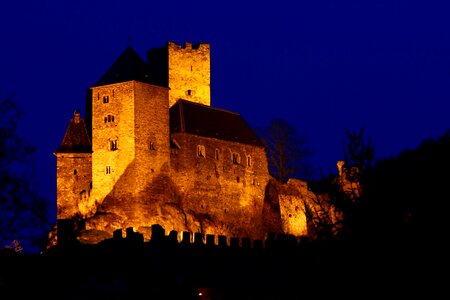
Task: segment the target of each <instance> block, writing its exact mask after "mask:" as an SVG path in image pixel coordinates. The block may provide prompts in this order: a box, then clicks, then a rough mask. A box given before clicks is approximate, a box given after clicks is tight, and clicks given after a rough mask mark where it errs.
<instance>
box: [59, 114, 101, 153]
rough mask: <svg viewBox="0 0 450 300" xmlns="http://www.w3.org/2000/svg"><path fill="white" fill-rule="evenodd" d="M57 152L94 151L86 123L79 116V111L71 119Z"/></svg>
mask: <svg viewBox="0 0 450 300" xmlns="http://www.w3.org/2000/svg"><path fill="white" fill-rule="evenodd" d="M55 153H92V146H91V140H90V138H89V135H88V131H87V129H86V123H85V122H84V119H82V118H80V117H79V113H78V112H77V111H75V116H74V118H73V119H71V120H70V122H69V126H67V129H66V133H65V135H64V138H63V141H62V142H61V145H60V146H59V148H58V150H56V151H55Z"/></svg>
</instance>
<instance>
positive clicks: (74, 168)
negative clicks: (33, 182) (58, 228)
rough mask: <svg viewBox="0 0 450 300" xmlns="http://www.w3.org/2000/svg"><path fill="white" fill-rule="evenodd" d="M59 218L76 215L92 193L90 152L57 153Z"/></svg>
mask: <svg viewBox="0 0 450 300" xmlns="http://www.w3.org/2000/svg"><path fill="white" fill-rule="evenodd" d="M55 155H56V199H57V219H69V218H72V217H74V216H75V215H76V214H77V213H78V212H79V211H80V209H81V210H83V209H84V205H85V202H86V201H87V198H88V197H89V194H90V183H91V179H92V161H91V154H90V153H56V154H55Z"/></svg>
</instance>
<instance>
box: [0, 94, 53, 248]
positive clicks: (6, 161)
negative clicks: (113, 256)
mask: <svg viewBox="0 0 450 300" xmlns="http://www.w3.org/2000/svg"><path fill="white" fill-rule="evenodd" d="M21 115H22V111H21V109H20V108H19V107H18V105H17V104H16V103H15V102H14V101H13V100H11V99H9V98H7V99H4V100H2V101H0V248H4V247H7V246H8V245H10V244H11V243H14V242H15V243H17V241H20V243H21V244H22V245H24V248H25V247H26V246H25V245H26V244H27V243H28V244H29V245H30V246H35V243H39V242H40V240H41V239H44V238H45V237H46V236H45V235H44V236H42V235H43V234H44V232H45V230H46V228H47V227H46V226H47V224H46V222H47V207H46V202H45V201H44V199H43V198H42V197H40V196H39V195H38V193H37V192H36V189H35V187H34V185H33V182H34V180H33V179H34V177H33V175H34V174H33V164H34V154H35V148H34V147H32V146H31V144H29V143H28V142H27V141H25V140H24V139H22V138H21V137H19V136H18V135H17V132H16V131H17V130H16V129H17V122H18V120H19V119H20V117H21ZM26 250H27V249H26V248H25V249H24V251H26ZM28 250H29V249H28Z"/></svg>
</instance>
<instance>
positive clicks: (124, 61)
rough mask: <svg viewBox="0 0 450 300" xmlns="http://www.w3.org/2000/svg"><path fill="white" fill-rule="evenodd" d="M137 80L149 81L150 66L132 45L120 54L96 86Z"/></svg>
mask: <svg viewBox="0 0 450 300" xmlns="http://www.w3.org/2000/svg"><path fill="white" fill-rule="evenodd" d="M130 80H136V81H141V82H148V80H149V76H148V67H147V64H146V63H145V62H144V60H142V58H141V57H140V56H139V54H137V53H136V51H134V49H133V48H132V47H131V46H128V47H127V49H125V51H124V52H123V53H122V54H121V55H120V56H119V58H118V59H117V60H116V61H115V62H114V63H113V64H112V65H111V67H110V68H109V69H108V71H106V73H105V74H103V76H102V77H101V78H100V80H99V81H97V83H96V84H95V85H94V86H100V85H106V84H113V83H119V82H126V81H130Z"/></svg>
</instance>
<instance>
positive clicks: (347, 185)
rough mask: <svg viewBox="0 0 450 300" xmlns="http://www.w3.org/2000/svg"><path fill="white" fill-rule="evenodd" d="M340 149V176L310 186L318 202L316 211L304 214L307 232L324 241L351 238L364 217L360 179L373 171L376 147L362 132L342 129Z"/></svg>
mask: <svg viewBox="0 0 450 300" xmlns="http://www.w3.org/2000/svg"><path fill="white" fill-rule="evenodd" d="M342 145H343V154H344V160H343V161H341V162H338V165H339V174H338V175H333V174H331V175H329V176H327V177H325V178H322V179H321V180H319V181H318V182H314V183H312V184H311V188H312V189H313V191H314V192H315V194H316V195H318V197H317V198H318V199H317V205H315V211H313V213H311V212H310V213H309V214H307V218H308V224H309V226H310V227H309V228H310V232H311V233H313V234H314V235H315V236H317V237H323V238H326V239H330V238H331V239H335V238H340V237H342V236H343V235H345V236H346V237H348V236H350V235H351V236H352V237H354V236H355V229H358V230H359V228H358V227H359V226H360V225H361V224H362V220H364V218H365V216H364V214H366V212H365V211H364V210H365V208H366V207H367V206H366V205H365V201H366V198H367V197H366V195H365V194H364V180H363V178H365V177H364V175H365V172H367V171H368V170H369V169H370V168H371V167H373V160H374V157H375V154H374V152H375V147H374V145H373V142H372V139H371V137H370V136H369V137H368V138H366V136H365V132H364V128H361V129H360V130H359V131H351V130H349V129H345V140H344V141H343V142H342Z"/></svg>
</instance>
